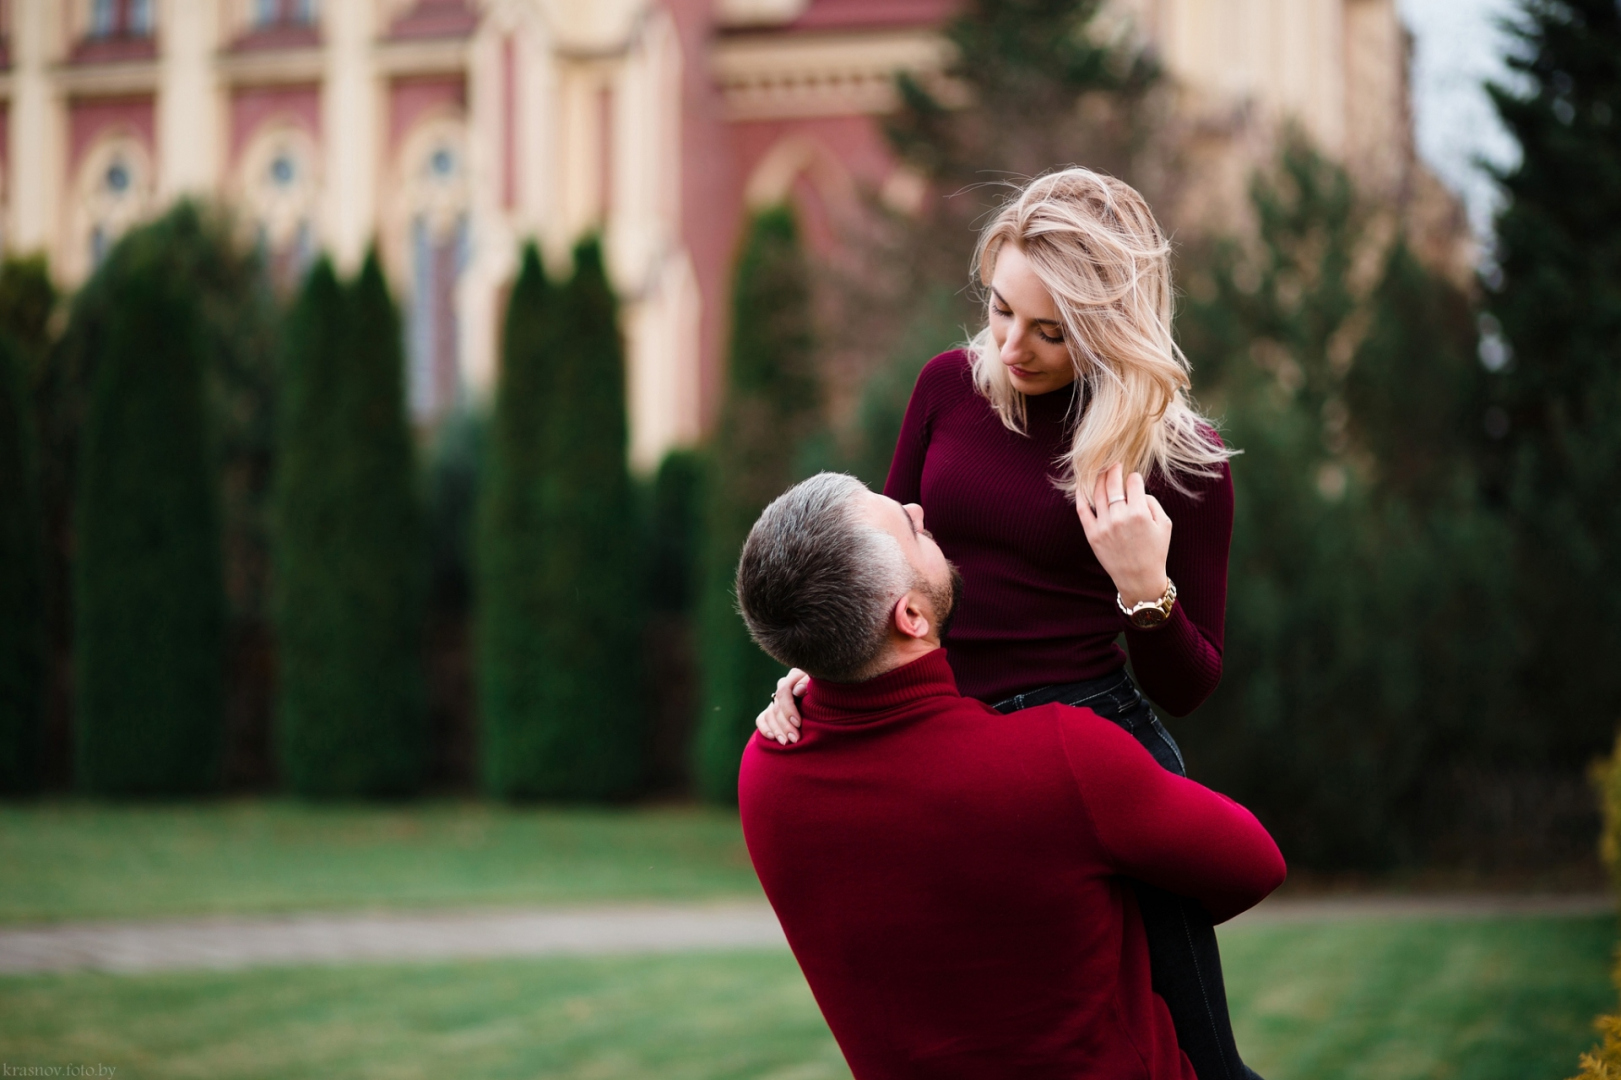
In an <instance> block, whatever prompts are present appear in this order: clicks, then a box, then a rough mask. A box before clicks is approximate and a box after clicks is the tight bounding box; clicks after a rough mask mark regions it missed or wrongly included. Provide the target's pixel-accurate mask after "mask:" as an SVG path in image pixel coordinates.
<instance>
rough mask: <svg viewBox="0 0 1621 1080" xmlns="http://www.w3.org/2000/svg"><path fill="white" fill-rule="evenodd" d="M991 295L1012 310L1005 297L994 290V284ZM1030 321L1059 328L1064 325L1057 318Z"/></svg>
mask: <svg viewBox="0 0 1621 1080" xmlns="http://www.w3.org/2000/svg"><path fill="white" fill-rule="evenodd" d="M991 295H992V296H994V297H996V302H997V303H998V304H1001V305H1002V306H1003V307H1005V308H1007V309H1008V310H1009V311H1011V310H1013V305H1012V304H1010V303H1008V302H1007V299H1006V298H1005V297H1003V295H1002V294H1001V293H999V292H997V291H996V286H995V285H992V286H991ZM1030 321H1031V322H1033V323H1040V324H1041V325H1042V326H1057V327H1059V328H1062V327H1063V325H1064V324H1063V323H1061V322H1059V321H1058V320H1057V319H1031V320H1030Z"/></svg>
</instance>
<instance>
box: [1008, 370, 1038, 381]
mask: <svg viewBox="0 0 1621 1080" xmlns="http://www.w3.org/2000/svg"><path fill="white" fill-rule="evenodd" d="M1008 371H1010V372H1012V373H1013V374H1014V375H1017V376H1018V377H1019V378H1021V379H1034V378H1035V377H1036V375H1037V372H1034V371H1030V370H1028V369H1026V368H1022V367H1009V368H1008Z"/></svg>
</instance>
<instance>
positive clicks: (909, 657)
mask: <svg viewBox="0 0 1621 1080" xmlns="http://www.w3.org/2000/svg"><path fill="white" fill-rule="evenodd" d="M938 648H940V643H939V642H938V641H935V640H934V639H932V638H914V637H903V636H901V635H900V634H896V635H895V636H894V638H893V639H892V640H891V642H890V646H889V651H888V652H886V653H885V654H884V657H883V659H882V660H880V661H879V662H878V666H877V667H875V668H873V670H872V673H871V674H870V675H868V676H867V679H876V678H877V677H878V676H880V675H887V674H889V673H890V672H891V671H894V670H895V669H896V668H902V667H905V666H906V665H907V664H910V663H912V662H913V661H914V660H921V659H923V658H924V657H925V656H927V655H929V654H930V653H932V652H934V651H935V650H936V649H938ZM862 681H863V682H865V681H866V679H863V680H862Z"/></svg>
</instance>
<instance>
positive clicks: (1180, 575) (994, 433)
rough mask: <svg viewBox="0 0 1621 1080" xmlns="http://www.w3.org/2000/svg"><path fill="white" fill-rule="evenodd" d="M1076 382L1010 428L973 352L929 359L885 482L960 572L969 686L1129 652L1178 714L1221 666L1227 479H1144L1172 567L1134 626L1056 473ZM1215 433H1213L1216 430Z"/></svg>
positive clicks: (1159, 699) (997, 690)
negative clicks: (1165, 608) (1157, 600)
mask: <svg viewBox="0 0 1621 1080" xmlns="http://www.w3.org/2000/svg"><path fill="white" fill-rule="evenodd" d="M1075 397H1076V395H1075V391H1074V388H1073V387H1066V388H1065V389H1063V390H1057V391H1054V392H1052V393H1050V394H1042V395H1040V396H1036V397H1030V398H1026V414H1027V415H1026V419H1027V425H1026V427H1027V430H1026V433H1025V434H1019V433H1018V432H1014V431H1009V430H1008V429H1007V428H1006V427H1005V426H1004V425H1003V424H1002V421H1001V420H1000V419H999V418H998V417H997V415H996V412H995V410H993V409H992V408H991V405H990V402H988V401H986V400H985V398H984V397H982V396H981V395H980V394H979V393H978V391H976V390H975V389H974V385H973V376H972V373H971V371H970V369H969V360H968V356H967V354H966V353H964V352H962V351H960V350H957V351H953V352H948V353H943V354H941V355H940V356H937V357H935V358H934V359H933V360H930V361H929V363H928V364H927V365H926V366H925V367H924V369H923V372H922V374H920V375H919V376H918V380H917V386H916V387H915V388H914V389H913V390H912V399H911V402H910V404H908V405H907V408H906V420H905V423H904V424H903V425H902V427H901V434H900V439H899V441H898V443H897V444H896V447H895V457H894V460H893V462H892V463H891V464H890V468H889V479H888V481H887V482H886V483H885V485H884V494H886V495H888V496H890V497H891V498H893V499H897V500H899V501H900V502H902V503H910V502H915V503H918V504H920V505H921V506H922V507H923V514H924V523H925V525H926V526H927V528H928V529H929V531H930V532H932V533H933V534H934V537H935V539H936V540H937V541H939V544H940V547H941V549H942V550H943V551H944V552H945V554H946V557H947V558H948V559H950V560H951V561H952V562H953V563H955V564H956V565H957V567H958V568H959V569H960V570H961V571H962V575H963V596H962V603H961V605H960V606H959V608H958V610H957V615H956V618H955V620H954V621H953V623H952V626H951V633H950V636H949V638H948V639H947V640H946V643H945V644H946V649H947V652H948V653H949V655H950V660H951V667H952V670H954V671H955V672H956V674H957V683H958V685H959V686H960V687H961V688H962V692H963V693H964V694H966V695H968V696H970V697H975V698H978V699H979V700H981V701H984V702H988V703H994V702H996V701H1000V700H1002V699H1004V698H1007V697H1010V696H1012V695H1013V694H1016V693H1020V692H1022V691H1026V690H1033V689H1035V688H1036V687H1039V686H1046V685H1050V684H1053V683H1066V682H1079V681H1081V680H1083V679H1092V678H1097V677H1099V676H1102V675H1107V674H1109V673H1110V672H1112V671H1116V670H1118V669H1119V668H1120V667H1121V666H1122V665H1123V664H1124V663H1125V661H1126V656H1125V654H1124V653H1122V652H1121V650H1120V648H1119V646H1118V645H1116V643H1115V639H1116V638H1117V637H1118V636H1119V635H1120V634H1121V632H1122V631H1124V633H1125V636H1126V647H1127V649H1129V651H1130V654H1131V663H1132V670H1133V672H1134V674H1135V675H1136V677H1137V682H1138V685H1139V686H1140V687H1141V688H1142V691H1143V692H1144V693H1145V694H1147V695H1148V697H1149V698H1150V699H1152V700H1153V701H1154V702H1155V704H1157V705H1159V706H1160V708H1162V709H1164V710H1165V711H1166V712H1168V713H1170V714H1171V715H1173V716H1185V715H1186V714H1188V713H1190V712H1192V711H1193V710H1194V709H1195V708H1196V707H1198V705H1199V704H1200V702H1202V701H1204V699H1205V698H1207V697H1209V696H1210V693H1211V691H1213V690H1214V689H1215V688H1216V684H1217V683H1218V682H1219V681H1220V680H1221V643H1222V627H1223V622H1224V619H1225V616H1226V608H1227V549H1228V547H1229V545H1230V543H1231V540H1232V530H1233V484H1232V477H1231V474H1230V473H1229V471H1228V470H1227V468H1226V467H1225V466H1223V467H1222V470H1221V476H1220V477H1219V478H1218V479H1214V480H1195V481H1193V482H1191V483H1189V484H1188V486H1189V487H1190V488H1191V489H1192V494H1191V495H1187V494H1183V493H1182V492H1179V491H1177V490H1176V489H1175V488H1174V487H1172V486H1170V485H1169V484H1167V483H1165V482H1164V478H1163V477H1158V476H1152V477H1149V478H1148V482H1147V487H1148V491H1149V492H1150V493H1151V494H1153V495H1154V496H1155V498H1157V499H1159V501H1160V504H1161V505H1162V506H1163V507H1164V508H1165V511H1166V513H1167V514H1168V515H1169V516H1170V518H1171V522H1172V530H1171V549H1170V554H1169V556H1168V558H1167V559H1166V566H1165V569H1166V573H1167V574H1168V575H1169V576H1170V578H1171V580H1172V581H1174V582H1175V583H1176V588H1177V603H1176V606H1175V608H1174V609H1173V610H1172V612H1171V618H1170V619H1169V620H1168V621H1167V622H1165V623H1164V624H1163V625H1161V626H1159V627H1157V628H1155V629H1153V630H1138V629H1136V628H1134V627H1132V626H1131V624H1130V623H1128V622H1127V621H1126V619H1125V617H1124V616H1123V615H1121V613H1120V609H1119V608H1118V607H1117V606H1116V604H1115V586H1114V583H1113V582H1112V581H1111V580H1110V579H1109V575H1108V573H1107V572H1106V571H1104V569H1103V567H1102V566H1101V565H1100V564H1099V563H1098V560H1097V556H1095V555H1094V554H1092V547H1091V545H1090V544H1089V543H1088V542H1087V539H1086V533H1085V531H1084V530H1083V529H1082V528H1081V522H1080V518H1079V517H1078V516H1077V515H1076V512H1075V504H1074V502H1073V501H1072V499H1071V498H1070V497H1069V496H1068V495H1067V494H1065V493H1064V492H1062V491H1060V490H1059V489H1058V488H1057V486H1055V484H1054V483H1053V480H1054V477H1055V476H1056V475H1057V472H1058V466H1059V463H1060V461H1061V459H1062V458H1063V457H1064V456H1065V455H1066V454H1067V452H1068V449H1069V441H1070V433H1071V431H1072V430H1073V429H1072V427H1071V426H1070V425H1071V422H1072V421H1073V416H1072V413H1073V409H1074V405H1075ZM1209 436H1210V438H1211V439H1212V440H1213V441H1219V439H1218V437H1217V435H1216V433H1215V432H1214V431H1211V432H1209Z"/></svg>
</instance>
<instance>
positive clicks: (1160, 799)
mask: <svg viewBox="0 0 1621 1080" xmlns="http://www.w3.org/2000/svg"><path fill="white" fill-rule="evenodd" d="M1055 707H1056V708H1059V709H1061V710H1062V712H1063V714H1064V715H1062V716H1061V717H1060V720H1059V730H1060V731H1061V732H1062V734H1063V740H1064V751H1065V753H1066V754H1067V755H1068V756H1069V764H1070V768H1071V770H1072V771H1073V772H1074V774H1075V782H1076V784H1077V785H1078V786H1079V788H1080V793H1081V801H1082V802H1083V803H1084V804H1085V805H1086V809H1087V813H1088V814H1089V815H1090V816H1091V819H1092V826H1093V829H1094V830H1095V831H1096V834H1097V837H1098V840H1099V842H1100V843H1101V844H1102V846H1103V849H1104V850H1105V852H1107V853H1108V855H1109V856H1110V857H1111V859H1112V860H1113V862H1114V864H1115V866H1116V868H1117V869H1118V870H1119V872H1120V873H1121V874H1123V875H1125V876H1127V877H1132V878H1136V879H1137V880H1139V881H1145V882H1147V883H1148V884H1150V885H1156V886H1158V887H1159V888H1162V889H1164V890H1166V891H1167V892H1173V893H1177V894H1179V895H1182V896H1190V897H1192V898H1193V899H1195V900H1198V901H1199V902H1200V903H1201V904H1203V905H1204V906H1205V908H1206V910H1208V911H1209V912H1210V914H1211V917H1212V918H1213V919H1214V920H1215V921H1216V922H1218V923H1220V922H1225V921H1226V920H1228V919H1230V918H1232V917H1233V916H1234V915H1237V914H1238V913H1239V912H1241V911H1245V910H1247V909H1249V908H1252V907H1254V906H1255V905H1256V904H1258V903H1260V902H1261V900H1262V899H1264V898H1265V897H1266V895H1267V894H1268V893H1270V892H1271V891H1272V890H1273V889H1276V888H1277V887H1278V886H1279V885H1281V884H1282V883H1283V878H1284V874H1285V872H1286V870H1285V867H1284V863H1283V855H1282V853H1281V852H1279V851H1278V845H1277V844H1275V843H1274V842H1273V841H1272V837H1271V836H1270V835H1269V834H1268V833H1267V831H1266V829H1265V828H1263V827H1262V826H1261V823H1260V822H1259V821H1256V820H1255V815H1254V814H1251V813H1250V812H1249V811H1248V810H1246V809H1244V808H1243V807H1242V806H1240V805H1238V804H1237V803H1235V802H1233V801H1232V800H1231V799H1229V798H1227V797H1226V796H1224V795H1219V794H1217V793H1216V792H1214V791H1211V790H1210V789H1209V788H1206V787H1202V786H1201V785H1199V784H1195V783H1194V782H1193V781H1191V780H1188V779H1186V778H1185V777H1181V776H1177V775H1176V774H1175V773H1171V772H1168V771H1166V770H1165V769H1163V768H1161V767H1160V766H1159V764H1158V763H1157V762H1155V761H1154V759H1153V758H1152V757H1150V756H1149V753H1148V751H1147V750H1144V749H1143V748H1142V747H1141V746H1140V745H1138V743H1137V740H1135V739H1133V738H1132V737H1131V736H1130V735H1128V734H1126V733H1125V732H1124V731H1122V730H1121V729H1120V728H1118V727H1116V726H1115V725H1114V724H1111V723H1109V722H1108V721H1107V720H1104V719H1101V718H1100V717H1098V716H1097V715H1096V714H1094V713H1092V712H1091V711H1090V710H1086V709H1071V708H1068V707H1066V706H1055Z"/></svg>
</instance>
